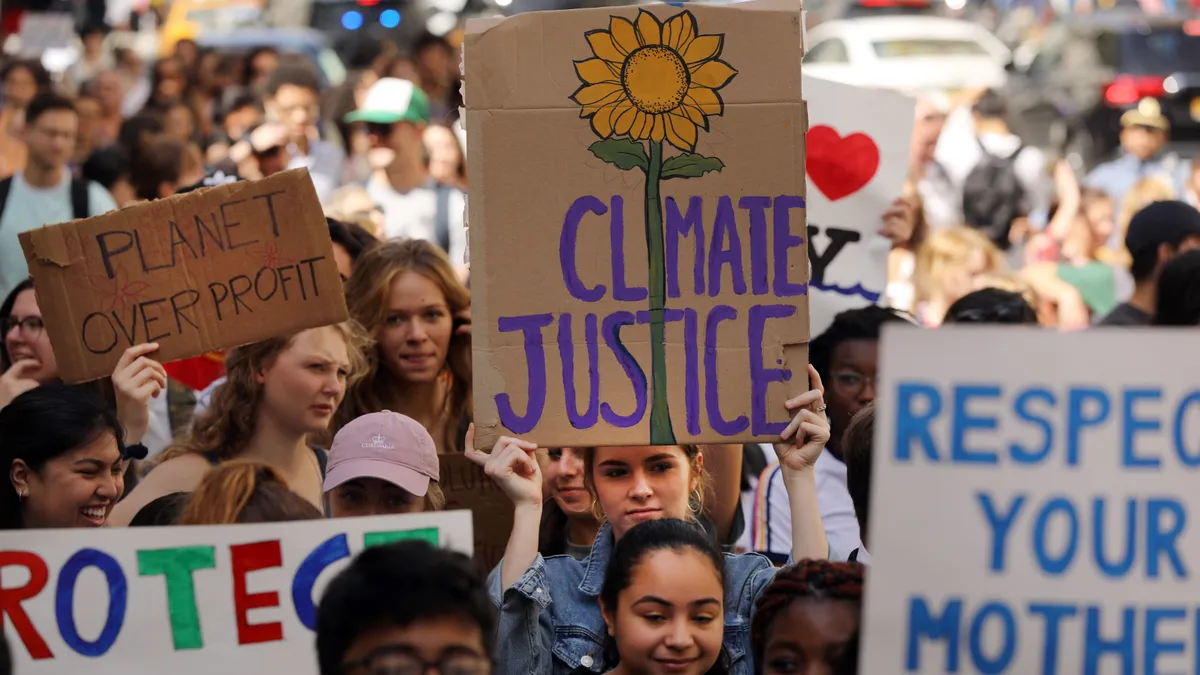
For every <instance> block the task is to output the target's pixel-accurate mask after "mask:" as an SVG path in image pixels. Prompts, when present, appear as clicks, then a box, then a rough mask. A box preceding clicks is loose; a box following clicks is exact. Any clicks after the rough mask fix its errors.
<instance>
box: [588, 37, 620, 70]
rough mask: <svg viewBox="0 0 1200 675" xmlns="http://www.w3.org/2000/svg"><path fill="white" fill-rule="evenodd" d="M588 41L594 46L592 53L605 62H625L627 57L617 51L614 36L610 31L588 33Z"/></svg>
mask: <svg viewBox="0 0 1200 675" xmlns="http://www.w3.org/2000/svg"><path fill="white" fill-rule="evenodd" d="M587 41H588V44H590V45H591V46H592V53H593V54H595V55H596V56H598V57H600V58H602V59H604V60H605V61H612V62H613V63H617V64H619V63H622V62H623V61H624V60H625V55H624V54H622V53H621V50H619V49H617V44H616V43H615V42H613V36H612V35H611V34H609V32H608V31H606V30H593V31H588V33H587Z"/></svg>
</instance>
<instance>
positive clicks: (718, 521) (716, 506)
mask: <svg viewBox="0 0 1200 675" xmlns="http://www.w3.org/2000/svg"><path fill="white" fill-rule="evenodd" d="M700 452H701V453H702V454H703V456H704V468H705V469H706V470H707V473H708V475H709V476H711V477H712V479H711V480H712V482H711V483H710V484H709V485H708V486H707V487H706V489H707V494H705V496H704V497H705V501H704V512H705V514H706V515H707V516H708V517H709V519H710V520H712V522H713V525H714V526H716V528H717V534H718V535H719V536H720V540H721V542H722V543H724V542H726V541H728V540H729V530H730V529H732V528H733V519H734V516H735V515H736V513H737V509H739V508H741V506H742V500H741V497H742V492H741V488H742V446H740V445H704V446H701V447H700Z"/></svg>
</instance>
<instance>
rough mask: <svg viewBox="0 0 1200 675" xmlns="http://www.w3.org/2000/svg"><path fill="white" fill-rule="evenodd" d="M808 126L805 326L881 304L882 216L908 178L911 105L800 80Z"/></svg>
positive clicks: (883, 94)
mask: <svg viewBox="0 0 1200 675" xmlns="http://www.w3.org/2000/svg"><path fill="white" fill-rule="evenodd" d="M804 97H805V99H807V100H808V114H809V129H808V137H807V143H806V146H805V148H806V151H807V159H806V169H807V172H808V187H809V190H808V260H809V262H810V263H811V264H812V271H811V278H810V279H809V310H810V312H811V313H810V315H809V327H810V331H811V333H812V335H814V336H816V335H820V334H821V333H823V332H824V331H825V329H826V328H828V327H829V324H830V323H832V322H833V317H835V316H837V314H838V313H839V312H843V311H845V310H847V309H854V308H856V307H863V306H866V305H873V304H885V300H884V291H885V290H886V288H885V287H886V286H887V263H888V252H889V251H890V250H891V248H892V242H891V240H889V239H885V238H884V237H881V236H879V230H880V228H881V227H882V226H883V223H882V221H881V218H882V217H883V214H884V212H885V211H887V209H888V207H889V206H890V205H891V203H892V201H893V200H895V199H896V198H898V197H900V195H901V193H902V190H903V188H904V179H905V177H906V176H907V173H908V155H909V146H910V144H911V142H912V119H913V105H914V104H913V101H912V99H910V98H908V97H905V96H903V95H901V94H897V93H895V92H889V91H881V90H877V89H863V88H860V87H851V86H849V85H845V84H839V83H837V82H830V81H829V80H823V79H821V78H819V77H813V76H810V75H805V76H804Z"/></svg>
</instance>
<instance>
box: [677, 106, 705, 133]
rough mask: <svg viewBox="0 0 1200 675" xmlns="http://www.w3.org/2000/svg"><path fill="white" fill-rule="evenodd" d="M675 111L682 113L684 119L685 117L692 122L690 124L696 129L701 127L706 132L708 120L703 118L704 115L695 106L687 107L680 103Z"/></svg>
mask: <svg viewBox="0 0 1200 675" xmlns="http://www.w3.org/2000/svg"><path fill="white" fill-rule="evenodd" d="M676 110H678V111H680V112H682V113H683V115H684V117H687V118H688V119H689V120H691V121H692V124H695V125H696V126H698V127H703V128H704V129H706V130H707V129H708V119H706V118H705V117H704V113H703V112H701V111H700V109H699V108H697V107H696V106H694V105H688V104H687V103H680V104H679V107H678V108H677V109H676Z"/></svg>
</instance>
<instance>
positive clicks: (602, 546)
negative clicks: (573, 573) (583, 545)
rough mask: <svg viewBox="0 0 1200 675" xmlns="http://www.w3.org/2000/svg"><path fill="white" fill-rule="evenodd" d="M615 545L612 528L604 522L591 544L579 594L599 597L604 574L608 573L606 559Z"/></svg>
mask: <svg viewBox="0 0 1200 675" xmlns="http://www.w3.org/2000/svg"><path fill="white" fill-rule="evenodd" d="M615 544H616V540H615V539H613V533H612V527H611V526H610V525H609V524H608V523H607V522H606V523H604V524H603V525H601V526H600V531H599V532H597V533H596V540H595V541H594V542H592V552H591V553H589V554H588V558H587V570H586V571H585V572H584V573H583V581H581V582H580V583H579V591H580V592H581V593H586V594H588V595H590V596H592V597H599V595H600V588H601V587H602V586H603V585H604V573H605V572H607V571H608V559H609V557H610V556H611V555H612V550H613V546H614V545H615Z"/></svg>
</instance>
